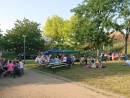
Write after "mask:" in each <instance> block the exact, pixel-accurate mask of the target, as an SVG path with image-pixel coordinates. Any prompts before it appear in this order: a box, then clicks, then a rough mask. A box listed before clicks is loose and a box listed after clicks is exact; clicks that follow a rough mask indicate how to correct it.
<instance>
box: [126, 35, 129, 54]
mask: <svg viewBox="0 0 130 98" xmlns="http://www.w3.org/2000/svg"><path fill="white" fill-rule="evenodd" d="M128 37H129V33H128V34H126V35H125V54H127V44H128Z"/></svg>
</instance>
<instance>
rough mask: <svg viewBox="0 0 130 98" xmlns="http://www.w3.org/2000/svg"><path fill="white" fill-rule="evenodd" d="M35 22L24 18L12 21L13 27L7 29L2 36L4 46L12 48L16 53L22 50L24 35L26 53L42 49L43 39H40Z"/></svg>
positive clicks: (7, 48)
mask: <svg viewBox="0 0 130 98" xmlns="http://www.w3.org/2000/svg"><path fill="white" fill-rule="evenodd" d="M39 25H40V24H38V23H37V22H33V21H29V20H28V19H26V18H24V19H23V20H22V21H20V20H17V21H16V22H15V23H14V28H12V29H11V30H7V34H5V36H4V43H6V44H4V47H5V49H6V50H14V51H16V52H17V53H22V52H23V48H24V47H23V45H24V42H23V41H24V39H23V37H22V36H23V35H26V53H27V54H31V53H35V52H38V51H40V50H41V51H43V49H44V40H43V39H42V35H41V31H40V29H39Z"/></svg>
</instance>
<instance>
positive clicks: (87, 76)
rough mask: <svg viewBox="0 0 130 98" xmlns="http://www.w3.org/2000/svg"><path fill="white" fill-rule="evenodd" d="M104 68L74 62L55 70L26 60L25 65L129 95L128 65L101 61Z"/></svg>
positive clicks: (129, 67) (129, 77)
mask: <svg viewBox="0 0 130 98" xmlns="http://www.w3.org/2000/svg"><path fill="white" fill-rule="evenodd" d="M103 64H104V65H105V66H106V68H101V69H100V68H97V69H87V68H82V66H81V65H79V64H76V65H73V66H72V67H71V69H67V68H58V69H56V70H55V71H53V70H51V69H49V68H46V67H37V66H36V63H35V62H34V61H26V66H27V67H29V68H33V69H37V70H40V71H43V72H48V73H52V74H55V75H58V76H61V77H65V78H68V79H70V80H73V81H78V82H82V83H84V84H87V85H91V86H93V87H96V88H100V89H104V90H106V91H110V92H114V93H118V94H120V95H125V96H128V97H130V93H129V91H130V66H123V61H122V62H106V63H103Z"/></svg>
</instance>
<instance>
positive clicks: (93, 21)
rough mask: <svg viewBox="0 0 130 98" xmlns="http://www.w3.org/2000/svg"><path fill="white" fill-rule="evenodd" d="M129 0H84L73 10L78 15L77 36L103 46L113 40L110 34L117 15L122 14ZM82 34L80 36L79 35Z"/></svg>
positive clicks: (92, 43)
mask: <svg viewBox="0 0 130 98" xmlns="http://www.w3.org/2000/svg"><path fill="white" fill-rule="evenodd" d="M127 2H128V0H84V1H83V2H82V4H79V5H78V6H77V7H76V8H73V9H72V10H71V11H72V12H74V13H75V15H76V16H77V17H78V19H77V22H76V25H77V28H76V29H75V38H77V39H81V41H80V42H83V43H84V44H85V43H91V45H93V46H94V47H97V48H101V47H102V45H108V44H110V43H111V42H112V40H111V38H110V37H109V36H108V35H109V32H110V30H111V29H112V28H113V27H114V21H115V19H116V17H117V15H120V16H121V15H122V13H123V10H124V9H125V4H126V3H127ZM78 35H80V36H78Z"/></svg>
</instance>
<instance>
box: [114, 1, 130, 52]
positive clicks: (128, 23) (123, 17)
mask: <svg viewBox="0 0 130 98" xmlns="http://www.w3.org/2000/svg"><path fill="white" fill-rule="evenodd" d="M121 4H122V6H121V9H120V11H119V12H118V17H117V18H116V19H117V21H115V28H114V29H115V30H116V31H119V32H121V33H122V34H123V35H124V37H125V54H126V53H127V44H128V38H129V34H130V16H129V15H130V0H124V1H122V2H121ZM118 21H120V22H118Z"/></svg>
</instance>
